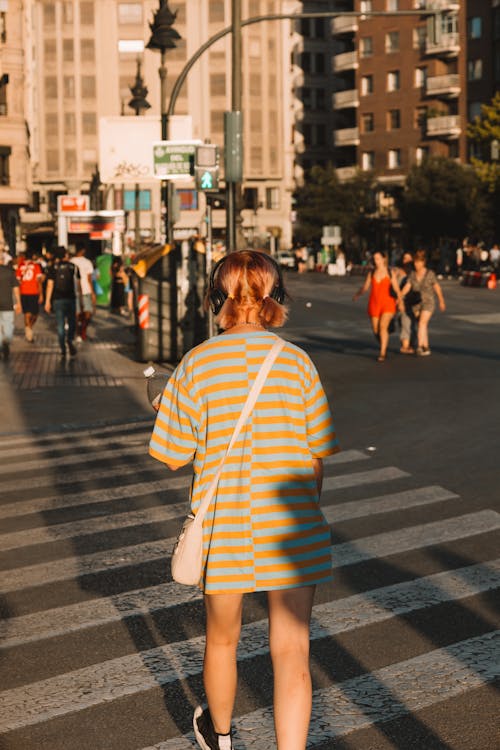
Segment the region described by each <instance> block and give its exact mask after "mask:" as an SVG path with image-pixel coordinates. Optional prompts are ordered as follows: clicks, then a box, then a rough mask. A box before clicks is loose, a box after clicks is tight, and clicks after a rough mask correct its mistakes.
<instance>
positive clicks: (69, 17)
mask: <svg viewBox="0 0 500 750" xmlns="http://www.w3.org/2000/svg"><path fill="white" fill-rule="evenodd" d="M62 18H63V23H67V24H69V23H73V2H72V0H65V2H63V4H62Z"/></svg>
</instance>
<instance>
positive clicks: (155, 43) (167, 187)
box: [146, 0, 181, 361]
mask: <svg viewBox="0 0 500 750" xmlns="http://www.w3.org/2000/svg"><path fill="white" fill-rule="evenodd" d="M159 3H160V7H159V8H158V10H157V11H156V12H155V14H154V16H153V20H152V21H151V23H150V24H149V28H150V29H151V39H150V40H149V42H148V43H147V45H146V46H147V48H148V49H151V50H158V51H159V52H160V55H161V58H160V60H161V62H160V68H159V70H158V74H159V76H160V100H161V101H160V111H161V139H162V141H166V140H168V135H169V133H168V129H169V128H168V111H167V67H166V65H165V59H166V53H167V50H168V49H174V48H175V47H176V41H177V40H178V39H180V38H181V37H180V34H179V33H178V32H177V31H176V30H175V29H173V28H172V26H173V24H174V21H175V19H176V16H177V12H175V13H172V11H171V10H170V8H169V7H168V0H159ZM161 195H162V205H163V211H164V220H165V223H164V226H165V240H166V242H167V244H168V245H170V246H171V248H172V243H173V210H172V209H173V186H172V183H171V181H170V180H165V181H164V182H163V183H162V191H161ZM165 263H168V277H167V278H168V283H169V300H168V308H169V323H168V324H169V334H170V356H169V359H170V360H171V361H176V360H177V351H178V346H177V327H178V325H177V318H178V316H177V262H176V258H175V253H174V251H173V250H172V249H171V250H170V253H169V255H168V258H165V259H164V261H163V267H165ZM162 280H163V273H162V275H161V280H160V282H159V284H158V359H159V360H160V361H161V360H162V359H163V358H164V356H163V355H164V348H163V326H164V321H163V317H164V316H163V304H164V298H163V282H162Z"/></svg>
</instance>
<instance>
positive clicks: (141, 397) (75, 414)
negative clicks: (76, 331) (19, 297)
mask: <svg viewBox="0 0 500 750" xmlns="http://www.w3.org/2000/svg"><path fill="white" fill-rule="evenodd" d="M77 348H78V354H77V356H76V357H69V356H67V357H66V358H64V357H61V354H60V352H59V346H58V342H57V336H56V330H55V318H54V316H50V317H49V316H47V315H45V314H42V315H41V316H40V318H39V320H38V321H37V323H36V326H35V341H34V342H33V343H32V344H30V343H28V342H27V341H26V340H25V338H24V330H23V328H22V318H21V316H20V315H18V316H16V333H15V338H14V341H13V343H12V347H11V356H10V358H9V361H8V362H6V363H5V362H0V404H2V406H1V409H0V434H4V435H5V434H14V433H18V432H23V431H26V429H27V428H28V429H31V430H33V431H35V432H39V431H44V430H49V429H57V428H61V429H63V428H65V427H68V426H75V425H81V426H85V425H90V424H96V423H110V422H113V421H125V420H134V419H144V418H147V417H149V416H150V415H151V407H150V406H149V403H148V402H147V398H146V388H145V382H144V376H143V369H144V367H145V366H146V365H145V364H144V363H142V362H138V361H136V358H135V357H136V355H135V332H134V327H133V323H132V321H131V320H129V319H128V318H123V317H120V316H117V315H112V314H111V313H109V311H108V310H103V309H99V310H97V312H96V315H95V316H94V319H93V321H92V323H91V326H90V328H89V340H87V341H85V342H82V343H80V344H77ZM162 369H166V370H168V369H169V367H168V365H167V366H165V367H164V368H162Z"/></svg>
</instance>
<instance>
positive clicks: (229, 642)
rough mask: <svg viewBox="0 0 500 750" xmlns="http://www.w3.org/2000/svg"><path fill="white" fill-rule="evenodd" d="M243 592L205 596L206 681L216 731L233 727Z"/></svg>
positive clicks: (204, 671)
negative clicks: (237, 651) (237, 650)
mask: <svg viewBox="0 0 500 750" xmlns="http://www.w3.org/2000/svg"><path fill="white" fill-rule="evenodd" d="M242 605H243V595H242V594H210V595H206V596H205V609H206V613H207V639H206V645H205V660H204V663H203V682H204V685H205V693H206V696H207V700H208V707H209V709H210V715H211V717H212V722H213V725H214V728H215V731H216V732H217V733H218V734H227V733H228V732H229V731H230V729H231V717H232V715H233V706H234V699H235V696H236V685H237V679H238V674H237V665H236V649H237V646H238V641H239V638H240V630H241V612H242Z"/></svg>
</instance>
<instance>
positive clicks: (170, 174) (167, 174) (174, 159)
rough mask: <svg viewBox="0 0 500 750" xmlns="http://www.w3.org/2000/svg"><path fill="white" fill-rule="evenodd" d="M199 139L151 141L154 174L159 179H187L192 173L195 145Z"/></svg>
mask: <svg viewBox="0 0 500 750" xmlns="http://www.w3.org/2000/svg"><path fill="white" fill-rule="evenodd" d="M199 143H200V141H186V142H184V143H182V142H179V141H156V143H153V165H154V176H155V177H156V178H157V179H160V180H189V179H191V178H192V177H193V174H194V159H195V154H196V146H197V145H198V144H199Z"/></svg>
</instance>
